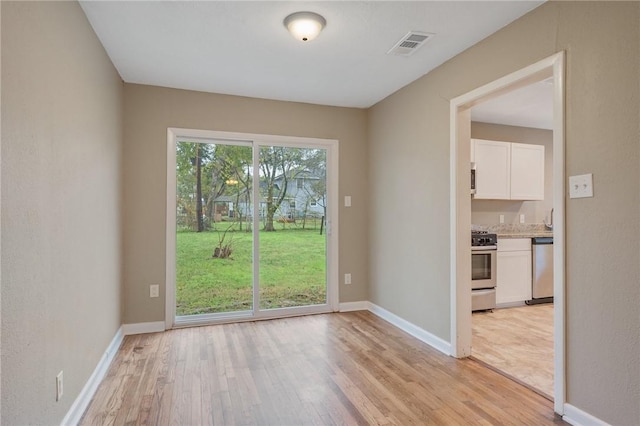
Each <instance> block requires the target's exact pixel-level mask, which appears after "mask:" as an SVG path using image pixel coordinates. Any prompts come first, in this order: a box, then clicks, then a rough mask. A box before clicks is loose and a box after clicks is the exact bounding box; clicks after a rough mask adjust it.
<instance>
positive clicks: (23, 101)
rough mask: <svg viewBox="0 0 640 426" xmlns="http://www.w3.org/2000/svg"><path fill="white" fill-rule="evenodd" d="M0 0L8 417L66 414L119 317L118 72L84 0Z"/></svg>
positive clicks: (47, 418) (26, 419) (19, 421)
mask: <svg viewBox="0 0 640 426" xmlns="http://www.w3.org/2000/svg"><path fill="white" fill-rule="evenodd" d="M1 7H2V89H3V90H2V391H3V392H2V423H3V424H5V425H24V424H40V425H44V424H59V423H60V421H61V420H62V418H63V417H64V415H65V414H66V412H67V411H68V410H69V408H70V406H71V404H72V402H73V401H74V400H75V398H76V397H77V395H78V394H79V392H80V390H81V389H82V386H84V384H85V383H86V381H87V380H88V378H89V376H90V374H91V373H92V372H93V370H94V368H95V367H96V365H97V363H98V361H99V360H100V358H101V356H102V355H103V353H104V350H105V348H106V347H107V345H108V344H109V342H110V341H111V339H112V338H113V337H114V335H115V333H116V331H117V330H118V328H119V326H120V316H121V297H120V296H121V291H120V289H121V285H120V261H121V260H120V240H121V239H120V192H121V190H120V182H121V180H120V175H121V167H120V165H121V159H120V154H121V142H122V120H121V118H122V92H123V90H122V82H121V81H120V78H119V76H118V74H117V73H116V72H115V69H114V68H113V66H112V65H111V62H110V61H109V59H108V57H107V55H106V54H105V52H104V50H103V48H102V46H101V45H100V43H99V41H98V39H97V37H95V35H94V33H93V31H92V29H91V28H90V26H89V24H88V22H87V20H86V18H85V16H84V13H83V12H82V10H81V8H80V6H79V5H78V4H77V3H75V2H5V1H3V2H2V3H1ZM60 370H64V396H63V398H62V400H60V401H59V402H56V401H55V378H56V375H57V374H58V372H59V371H60Z"/></svg>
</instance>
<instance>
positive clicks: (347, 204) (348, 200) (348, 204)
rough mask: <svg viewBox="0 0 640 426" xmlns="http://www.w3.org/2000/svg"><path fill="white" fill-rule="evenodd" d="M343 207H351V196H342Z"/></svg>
mask: <svg viewBox="0 0 640 426" xmlns="http://www.w3.org/2000/svg"><path fill="white" fill-rule="evenodd" d="M344 206H345V207H351V195H345V196H344Z"/></svg>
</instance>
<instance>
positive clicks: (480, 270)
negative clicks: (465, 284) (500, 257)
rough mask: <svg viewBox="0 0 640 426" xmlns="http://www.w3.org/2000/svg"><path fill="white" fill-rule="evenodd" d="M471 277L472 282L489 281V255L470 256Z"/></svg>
mask: <svg viewBox="0 0 640 426" xmlns="http://www.w3.org/2000/svg"><path fill="white" fill-rule="evenodd" d="M471 277H472V279H473V280H490V279H491V254H472V255H471Z"/></svg>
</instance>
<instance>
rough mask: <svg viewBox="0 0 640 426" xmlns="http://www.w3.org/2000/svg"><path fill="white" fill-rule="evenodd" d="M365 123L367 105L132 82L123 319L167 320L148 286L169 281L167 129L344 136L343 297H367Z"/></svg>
mask: <svg viewBox="0 0 640 426" xmlns="http://www.w3.org/2000/svg"><path fill="white" fill-rule="evenodd" d="M366 120H367V113H366V111H365V110H363V109H355V108H337V107H327V106H319V105H309V104H300V103H294V102H279V101H270V100H263V99H251V98H244V97H237V96H226V95H217V94H211V93H202V92H193V91H186V90H174V89H166V88H161V87H152V86H142V85H136V84H126V85H125V131H124V140H125V145H124V181H125V182H126V186H125V188H124V265H123V267H124V274H123V280H124V300H125V307H124V318H123V322H124V323H125V324H129V323H139V322H149V321H164V319H165V298H164V295H165V292H164V291H161V297H159V298H155V299H150V298H149V284H152V283H164V282H165V241H166V238H165V216H166V214H165V209H166V198H167V192H166V186H167V185H166V179H167V178H166V169H167V158H166V151H167V148H166V147H167V128H168V127H181V128H192V129H207V130H220V131H231V132H244V133H261V134H274V135H286V136H306V137H316V138H326V139H338V140H339V154H340V167H339V173H340V183H339V195H340V200H342V199H343V197H344V196H345V195H351V197H352V207H349V208H345V207H343V206H341V207H340V211H339V215H340V237H339V246H340V247H339V256H340V259H339V265H338V266H339V274H340V276H343V274H344V273H347V272H349V273H351V274H352V284H351V285H349V286H344V285H342V284H341V285H340V302H353V301H360V300H367V299H368V282H369V280H368V270H367V264H368V259H367V255H368V253H367V247H368V239H367V224H368V221H367V216H368V211H367V208H368V206H369V201H368V192H367V187H368V182H367V179H366V178H367V156H366V154H365V153H366V151H367V143H366V123H367V121H366ZM163 287H164V286H163Z"/></svg>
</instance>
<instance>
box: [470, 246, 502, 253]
mask: <svg viewBox="0 0 640 426" xmlns="http://www.w3.org/2000/svg"><path fill="white" fill-rule="evenodd" d="M497 249H498V246H471V251H474V252H475V251H490V250H497Z"/></svg>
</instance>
